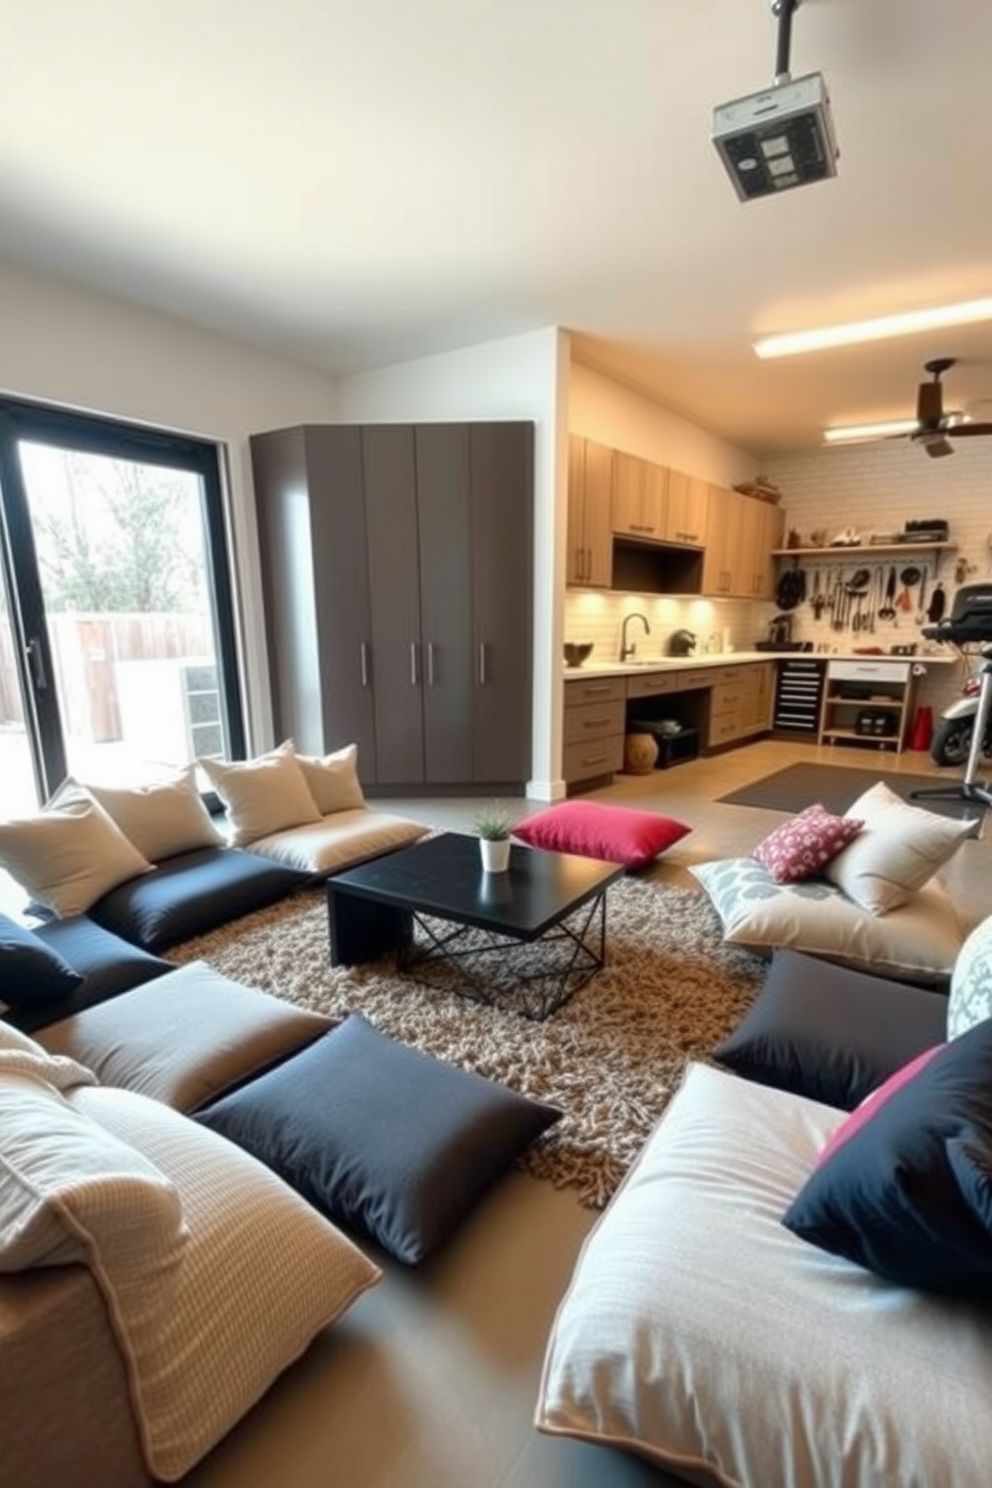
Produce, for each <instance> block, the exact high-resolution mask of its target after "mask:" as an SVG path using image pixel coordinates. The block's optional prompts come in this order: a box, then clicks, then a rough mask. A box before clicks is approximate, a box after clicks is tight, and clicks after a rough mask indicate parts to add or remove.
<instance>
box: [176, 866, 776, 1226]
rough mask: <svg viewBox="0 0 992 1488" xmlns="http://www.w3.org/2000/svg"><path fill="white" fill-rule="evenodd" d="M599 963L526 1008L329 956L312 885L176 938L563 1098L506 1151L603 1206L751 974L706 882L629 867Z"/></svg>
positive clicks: (245, 976) (179, 955)
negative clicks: (564, 989) (636, 875)
mask: <svg viewBox="0 0 992 1488" xmlns="http://www.w3.org/2000/svg"><path fill="white" fill-rule="evenodd" d="M607 955H608V962H607V965H606V967H605V968H604V969H603V970H602V971H600V972H598V973H597V974H596V975H595V976H594V977H593V978H592V980H591V981H590V982H589V983H587V985H586V986H585V987H583V988H582V989H581V990H580V991H579V992H577V993H576V994H575V996H574V997H573V998H572V999H571V1000H570V1001H569V1002H567V1003H566V1004H565V1005H564V1006H563V1007H562V1008H560V1009H559V1011H558V1012H556V1013H554V1014H553V1015H552V1016H551V1017H550V1018H548V1019H546V1020H545V1021H544V1022H533V1021H530V1020H528V1019H526V1018H524V1017H521V1016H520V1015H519V1014H518V1013H515V1012H512V1011H508V1010H506V1009H505V1008H503V1007H500V1006H488V1005H485V1004H482V1003H479V1002H473V1001H470V1000H468V999H467V998H465V997H462V996H460V995H459V994H458V993H456V992H453V991H451V990H448V989H445V988H443V987H442V988H438V987H434V986H430V987H426V986H422V985H420V984H419V983H417V982H415V981H413V980H411V979H410V978H408V977H403V978H401V977H399V976H398V975H397V973H396V969H395V963H394V960H393V958H392V957H388V958H383V959H382V960H380V961H377V962H374V963H371V964H369V965H366V966H356V967H338V968H332V967H331V965H330V957H329V951H328V931H327V907H326V900H325V895H324V892H323V890H312V891H311V890H308V891H305V892H303V893H301V894H298V895H295V896H294V897H293V898H291V899H288V900H284V901H283V902H282V903H280V904H277V905H274V906H273V907H272V908H270V909H266V910H260V911H258V912H257V913H255V914H252V915H249V916H246V917H245V918H244V919H242V920H239V921H238V924H237V926H236V928H232V927H230V926H225V927H224V928H222V929H220V930H218V931H215V932H213V933H212V934H210V935H205V936H200V937H199V938H197V939H196V940H191V941H187V942H185V944H183V945H182V946H177V947H174V948H173V949H172V950H171V951H170V952H169V957H170V960H175V961H180V962H183V963H185V962H188V961H193V960H196V959H200V958H202V959H203V960H206V961H209V962H210V963H211V965H212V966H214V967H215V968H216V969H217V970H219V971H221V972H223V973H224V974H225V975H226V976H230V977H233V978H234V979H236V980H238V981H242V982H245V983H247V984H249V985H251V986H255V987H261V988H262V989H263V990H264V991H266V992H271V993H273V994H275V995H276V996H277V997H282V998H285V999H286V1000H287V1001H289V1002H293V1003H297V1004H299V1005H300V1006H301V1007H306V1008H311V1009H314V1010H316V1011H318V1012H322V1013H327V1014H329V1015H331V1016H332V1017H334V1018H336V1019H340V1018H343V1017H344V1016H345V1015H346V1014H347V1013H349V1012H351V1011H354V1010H358V1011H361V1012H363V1013H364V1014H365V1015H366V1016H367V1017H368V1018H369V1020H370V1021H371V1022H372V1023H374V1024H375V1025H376V1027H377V1028H379V1029H380V1030H381V1031H382V1032H384V1033H387V1034H390V1035H391V1036H392V1037H394V1038H397V1039H400V1040H402V1041H403V1042H404V1043H407V1044H412V1045H414V1046H415V1047H416V1048H418V1049H423V1050H425V1051H427V1052H428V1053H430V1054H434V1055H437V1056H438V1057H440V1058H441V1059H445V1060H448V1061H449V1062H450V1063H452V1064H457V1065H460V1066H463V1067H464V1068H466V1069H471V1070H475V1071H476V1072H477V1073H478V1074H480V1075H483V1076H485V1077H486V1078H488V1079H492V1080H499V1081H501V1082H502V1083H503V1084H505V1085H509V1086H511V1087H512V1088H513V1089H515V1090H518V1091H520V1092H522V1093H523V1094H525V1095H529V1096H532V1097H534V1098H535V1099H537V1100H542V1101H550V1102H551V1103H552V1104H554V1105H557V1106H559V1107H560V1108H561V1109H562V1110H563V1111H564V1117H563V1119H562V1120H561V1121H560V1122H558V1123H557V1124H556V1125H555V1126H553V1127H552V1128H551V1130H550V1131H549V1132H548V1133H547V1134H546V1135H545V1137H544V1138H542V1139H541V1140H540V1141H539V1142H537V1143H536V1144H534V1145H533V1146H532V1147H531V1148H529V1149H528V1150H527V1151H526V1152H525V1153H524V1154H523V1155H522V1157H521V1159H520V1162H521V1166H523V1167H524V1168H525V1169H526V1170H527V1171H529V1172H531V1173H533V1174H534V1175H535V1176H537V1177H540V1178H545V1179H550V1181H551V1182H552V1183H555V1184H556V1185H558V1186H559V1187H565V1186H574V1187H575V1188H576V1189H577V1191H578V1197H579V1199H580V1201H581V1202H582V1203H583V1204H585V1205H586V1206H587V1207H589V1208H602V1206H603V1205H604V1204H605V1203H606V1201H607V1200H608V1199H609V1197H610V1195H611V1194H612V1193H613V1192H614V1191H615V1189H616V1188H617V1185H618V1184H619V1182H620V1180H621V1178H622V1177H623V1175H624V1173H625V1172H626V1171H627V1168H628V1167H629V1166H630V1164H631V1162H632V1161H633V1159H634V1158H635V1157H636V1156H637V1153H638V1152H639V1151H640V1148H641V1147H642V1145H643V1143H644V1142H645V1140H646V1138H647V1137H648V1135H649V1134H650V1132H651V1130H652V1128H653V1126H654V1125H655V1123H656V1122H657V1120H658V1117H659V1116H660V1115H661V1113H662V1111H663V1110H664V1108H665V1105H666V1103H667V1101H668V1099H669V1097H670V1096H671V1095H672V1093H673V1091H674V1090H675V1088H676V1087H677V1085H678V1083H679V1081H680V1079H681V1076H682V1072H683V1070H684V1068H685V1065H686V1062H687V1061H688V1060H690V1059H703V1060H705V1059H707V1058H708V1057H709V1056H710V1054H711V1052H712V1050H713V1049H714V1047H715V1046H716V1045H717V1044H718V1043H719V1042H720V1040H721V1039H722V1038H724V1037H725V1036H726V1035H727V1034H728V1033H730V1031H731V1030H732V1029H733V1028H734V1027H735V1026H736V1025H737V1023H738V1022H739V1020H740V1018H741V1016H742V1014H743V1013H744V1012H745V1010H746V1009H747V1008H748V1007H749V1005H750V1003H751V1000H752V998H753V996H754V993H755V991H756V990H757V988H758V986H759V985H760V983H761V980H762V978H763V976H764V973H765V965H764V963H763V962H762V961H761V960H760V959H758V958H757V957H755V956H753V955H751V954H749V953H748V952H745V951H741V950H739V949H737V948H736V947H733V946H728V945H724V943H723V940H722V932H721V927H720V921H719V919H718V918H717V915H716V913H715V911H714V910H713V908H712V906H711V904H710V901H709V899H708V898H707V897H706V895H705V894H700V893H693V892H691V891H689V890H685V889H676V888H669V887H667V886H661V885H657V884H651V883H649V882H645V881H643V880H638V879H632V878H627V879H623V880H621V881H620V882H618V883H616V884H614V885H613V886H612V888H611V889H610V890H609V896H608V915H607Z"/></svg>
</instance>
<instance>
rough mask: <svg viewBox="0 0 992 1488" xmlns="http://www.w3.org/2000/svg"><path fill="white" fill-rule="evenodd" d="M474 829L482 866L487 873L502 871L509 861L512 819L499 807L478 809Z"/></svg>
mask: <svg viewBox="0 0 992 1488" xmlns="http://www.w3.org/2000/svg"><path fill="white" fill-rule="evenodd" d="M475 831H476V835H477V836H478V838H479V849H480V851H481V853H482V866H483V868H484V869H485V870H486V872H487V873H503V872H505V870H506V869H507V867H508V866H509V862H510V833H511V832H512V831H513V821H512V818H511V817H510V815H509V813H508V812H506V811H503V810H502V809H501V808H499V807H495V806H494V807H491V808H490V809H489V810H487V811H480V812H479V814H478V815H477V816H476V818H475Z"/></svg>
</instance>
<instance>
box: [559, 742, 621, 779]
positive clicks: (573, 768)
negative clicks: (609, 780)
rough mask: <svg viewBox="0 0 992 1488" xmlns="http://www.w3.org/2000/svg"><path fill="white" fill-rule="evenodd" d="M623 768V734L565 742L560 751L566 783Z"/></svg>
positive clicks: (611, 772) (594, 777)
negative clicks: (579, 742) (576, 742)
mask: <svg viewBox="0 0 992 1488" xmlns="http://www.w3.org/2000/svg"><path fill="white" fill-rule="evenodd" d="M622 768H623V734H622V733H620V734H617V735H616V736H615V737H614V738H606V739H587V740H584V741H583V742H582V743H581V744H566V745H565V748H564V750H563V751H562V774H563V776H564V778H565V783H566V784H567V785H575V784H576V783H577V782H578V781H580V780H594V779H596V778H597V777H598V776H600V775H612V774H613V773H614V772H615V771H616V770H620V769H622Z"/></svg>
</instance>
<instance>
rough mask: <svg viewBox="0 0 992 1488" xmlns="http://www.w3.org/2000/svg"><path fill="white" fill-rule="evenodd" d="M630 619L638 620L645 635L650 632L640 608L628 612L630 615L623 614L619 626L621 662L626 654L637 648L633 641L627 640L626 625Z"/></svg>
mask: <svg viewBox="0 0 992 1488" xmlns="http://www.w3.org/2000/svg"><path fill="white" fill-rule="evenodd" d="M631 620H640V622H641V624H642V625H643V626H644V634H645V635H650V634H651V627H650V625H649V624H648V622H647V619H646V618H645V616H644V615H642V614H641V612H640V610H634V611H633V612H632V614H630V615H624V617H623V625H622V626H621V627H620V660H621V662H624V661H626V660H627V657H628V656H633V654H634V652H635V651H636V650H637V646H636V645H635V643H634V642H633V641H630V642H628V640H627V626H628V624H629V623H630V621H631Z"/></svg>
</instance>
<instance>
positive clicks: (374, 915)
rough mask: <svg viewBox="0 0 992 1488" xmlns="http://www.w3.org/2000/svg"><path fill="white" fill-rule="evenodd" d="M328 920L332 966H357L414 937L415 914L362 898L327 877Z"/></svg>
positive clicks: (397, 947)
mask: <svg viewBox="0 0 992 1488" xmlns="http://www.w3.org/2000/svg"><path fill="white" fill-rule="evenodd" d="M327 921H328V931H329V937H330V944H331V965H332V966H357V965H358V964H359V963H361V962H363V961H376V960H378V958H379V957H380V956H385V955H386V954H387V953H388V952H389V951H398V950H401V949H402V948H403V947H404V946H406V945H408V944H409V943H410V941H411V939H412V938H413V916H412V915H411V914H410V913H409V911H407V910H402V909H397V908H395V907H394V906H393V905H391V904H377V903H376V902H375V900H373V899H360V898H359V897H358V895H357V894H349V893H348V892H347V890H344V889H339V888H335V885H334V880H333V879H328V880H327Z"/></svg>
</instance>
